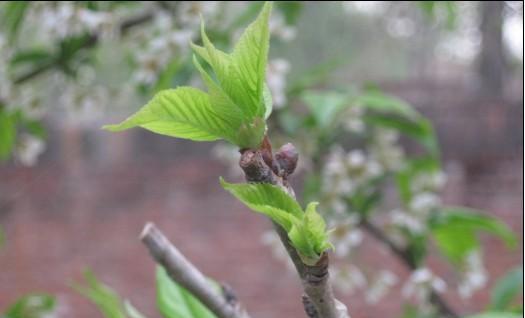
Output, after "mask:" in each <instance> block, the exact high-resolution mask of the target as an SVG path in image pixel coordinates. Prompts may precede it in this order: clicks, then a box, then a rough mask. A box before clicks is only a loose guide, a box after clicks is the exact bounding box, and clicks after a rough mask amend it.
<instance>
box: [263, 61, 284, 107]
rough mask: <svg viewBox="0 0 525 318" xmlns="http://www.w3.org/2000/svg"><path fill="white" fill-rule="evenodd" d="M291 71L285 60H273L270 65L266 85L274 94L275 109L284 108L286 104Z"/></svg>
mask: <svg viewBox="0 0 525 318" xmlns="http://www.w3.org/2000/svg"><path fill="white" fill-rule="evenodd" d="M289 71H290V63H289V62H288V61H287V60H285V59H273V60H270V61H269V63H268V67H267V70H266V83H267V84H268V88H270V91H271V93H272V99H273V106H274V107H275V108H282V107H283V106H285V104H286V75H287V74H288V72H289Z"/></svg>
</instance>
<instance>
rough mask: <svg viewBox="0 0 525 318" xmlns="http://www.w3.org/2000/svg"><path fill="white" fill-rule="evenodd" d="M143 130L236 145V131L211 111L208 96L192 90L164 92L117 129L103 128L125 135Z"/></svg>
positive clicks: (117, 126) (190, 88)
mask: <svg viewBox="0 0 525 318" xmlns="http://www.w3.org/2000/svg"><path fill="white" fill-rule="evenodd" d="M137 126H140V127H142V128H145V129H147V130H151V131H153V132H156V133H158V134H162V135H168V136H172V137H179V138H184V139H190V140H196V141H212V140H217V139H220V138H224V139H226V140H228V141H230V142H233V143H235V139H234V137H233V136H232V133H233V132H234V131H235V129H236V128H235V127H232V125H231V123H229V122H228V121H227V120H225V119H223V118H222V117H220V116H219V115H218V114H217V113H216V112H215V111H214V110H213V108H212V106H211V104H210V101H209V97H208V94H206V93H204V92H202V91H200V90H198V89H196V88H192V87H179V88H177V89H169V90H163V91H161V92H159V93H157V94H156V95H155V97H154V98H153V99H152V100H151V101H150V102H149V103H148V104H146V106H144V107H142V109H140V110H139V111H138V112H137V113H135V114H134V115H132V116H131V117H129V118H128V119H126V120H125V121H123V122H122V123H120V124H117V125H108V126H104V128H105V129H107V130H110V131H122V130H125V129H129V128H132V127H137Z"/></svg>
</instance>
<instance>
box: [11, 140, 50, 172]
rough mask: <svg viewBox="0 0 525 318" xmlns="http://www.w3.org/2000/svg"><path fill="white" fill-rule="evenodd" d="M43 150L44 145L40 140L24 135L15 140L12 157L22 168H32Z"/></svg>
mask: <svg viewBox="0 0 525 318" xmlns="http://www.w3.org/2000/svg"><path fill="white" fill-rule="evenodd" d="M44 150H45V143H44V142H43V141H42V139H40V138H36V137H34V136H32V135H29V134H25V133H24V134H22V135H21V136H20V137H19V138H18V140H17V145H16V149H15V152H14V155H15V158H16V160H17V161H19V162H20V163H21V164H23V165H24V166H34V165H35V164H36V162H37V160H38V156H40V155H41V154H42V153H43V152H44Z"/></svg>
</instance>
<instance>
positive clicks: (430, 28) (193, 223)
mask: <svg viewBox="0 0 525 318" xmlns="http://www.w3.org/2000/svg"><path fill="white" fill-rule="evenodd" d="M2 5H5V3H2ZM68 6H69V10H70V11H71V10H73V12H76V11H75V10H74V9H72V8H74V7H75V4H74V3H69V2H63V3H61V4H57V3H52V2H41V3H39V4H37V5H35V8H32V9H31V11H29V12H28V13H27V15H28V16H26V18H25V20H24V21H23V22H22V27H21V29H20V30H19V31H18V32H19V33H18V37H19V41H18V42H17V43H16V44H12V42H9V41H8V40H7V37H8V35H7V33H8V32H7V27H5V26H4V27H2V29H0V36H2V37H4V38H5V39H6V40H5V41H4V42H5V43H4V45H3V46H2V45H0V47H2V50H3V51H2V50H0V52H4V53H5V54H4V53H2V56H0V59H1V60H3V62H4V64H5V65H7V64H8V63H11V62H12V60H10V59H9V58H8V55H7V54H8V53H9V54H14V53H13V52H12V51H16V50H21V49H28V48H32V47H33V46H32V45H34V44H35V43H36V44H37V46H38V47H39V48H41V49H42V50H44V51H45V50H48V52H49V51H50V50H51V49H49V48H52V46H51V45H50V43H55V42H56V41H57V40H58V39H63V38H65V37H66V36H68V35H70V34H72V33H74V32H79V31H78V30H77V29H76V28H80V31H85V30H86V29H87V30H89V32H92V33H89V34H95V33H96V32H99V33H96V34H98V35H97V36H98V38H96V39H94V41H95V42H96V43H94V44H93V45H87V46H85V47H83V48H81V49H80V50H79V51H78V55H83V57H82V58H79V57H78V55H77V56H76V57H75V59H74V60H73V61H72V62H71V63H69V62H68V63H63V68H62V69H61V68H55V69H45V70H44V71H41V72H39V73H38V74H36V75H31V78H30V79H28V80H24V81H18V82H17V81H16V80H13V78H18V79H20V76H23V75H24V74H27V72H28V70H29V72H31V70H32V69H33V68H34V67H36V68H38V66H39V65H44V64H45V63H44V62H45V60H38V59H34V60H30V61H29V62H24V61H22V62H20V63H19V65H18V66H16V69H15V70H14V71H12V68H9V69H8V68H7V67H6V68H4V69H2V68H0V92H2V94H4V95H1V94H0V96H7V98H9V99H8V100H7V101H5V100H4V103H5V107H7V106H8V105H12V104H16V106H17V107H21V108H22V109H23V110H24V112H25V114H29V115H27V116H28V117H30V118H36V119H38V120H39V121H41V122H42V124H43V127H44V128H45V130H46V136H45V138H44V139H40V138H35V137H33V135H31V134H27V135H22V136H21V137H20V138H21V139H19V141H18V144H17V146H15V148H14V150H13V156H11V157H10V158H9V159H7V160H6V161H4V162H3V163H2V164H1V165H0V224H1V228H2V231H3V236H4V241H5V242H4V243H3V246H2V247H1V248H0V309H2V308H6V307H7V306H8V305H9V304H11V303H12V302H14V301H15V300H16V299H17V298H18V297H20V296H22V295H24V294H27V293H29V292H35V291H40V292H47V293H52V294H56V295H57V296H58V299H59V301H60V306H59V315H61V316H60V317H79V318H88V317H90V318H91V317H99V316H100V314H99V312H98V311H97V310H96V308H95V307H94V306H93V305H92V304H91V303H89V301H87V300H86V299H85V298H83V297H82V296H80V295H79V294H78V293H76V292H75V291H74V290H72V288H71V287H70V285H69V284H70V283H71V282H72V281H78V280H80V279H81V277H82V273H83V271H84V270H85V269H86V268H91V269H92V270H93V271H94V272H95V273H97V276H98V277H99V278H100V279H101V280H102V281H104V282H105V283H107V284H108V285H110V286H112V287H113V288H114V289H115V290H116V291H118V292H119V294H120V295H122V296H123V297H125V298H127V299H129V300H131V301H132V302H133V304H134V305H135V306H136V307H138V308H140V309H141V311H143V312H144V313H146V314H147V315H148V317H159V314H158V312H157V311H156V309H155V281H154V279H155V278H154V264H153V262H152V261H151V259H150V258H149V256H148V254H147V251H146V250H145V249H144V247H143V246H142V245H141V243H140V242H139V240H138V235H139V233H140V231H141V229H142V227H143V225H144V224H145V223H146V222H147V221H153V222H155V223H156V224H158V225H159V227H160V228H161V229H162V230H163V231H164V232H165V233H167V234H168V236H169V237H170V239H171V240H172V242H174V243H175V244H176V245H177V246H178V247H179V248H180V250H181V251H182V252H183V253H185V254H186V255H187V256H188V257H189V258H190V259H191V260H192V261H194V263H195V264H196V265H198V266H199V267H200V268H201V269H202V270H203V271H204V272H205V273H207V274H209V275H210V276H212V277H214V278H216V279H217V280H219V281H225V282H227V283H228V284H229V285H231V286H232V287H233V288H234V289H235V290H236V292H237V293H238V296H239V298H240V299H242V301H243V302H244V303H245V304H246V306H247V308H248V309H250V311H251V312H252V313H253V316H254V317H283V318H284V317H301V315H303V313H302V306H301V303H300V302H299V301H298V299H299V298H298V297H299V295H300V292H301V291H300V286H299V283H298V280H297V278H296V276H295V273H293V272H290V271H288V270H287V269H286V266H285V265H284V264H283V262H282V261H280V260H278V259H276V258H275V257H274V256H273V254H272V250H271V249H270V248H269V247H268V246H267V244H266V245H265V244H264V240H263V236H264V233H265V232H266V231H268V230H269V229H270V228H271V226H270V223H269V222H268V221H267V220H265V219H264V218H263V217H260V216H258V215H255V214H253V213H249V212H248V211H247V209H246V208H245V207H244V206H242V205H241V204H240V203H239V202H237V201H235V200H234V199H233V198H232V197H231V196H230V195H229V194H228V193H226V192H225V191H224V190H223V189H221V187H220V185H219V183H218V177H219V176H229V173H230V170H231V169H232V167H231V166H229V165H228V164H226V163H225V162H224V161H221V160H219V158H217V156H216V155H214V154H216V152H217V151H215V152H214V151H212V149H213V147H215V146H214V145H212V144H209V143H192V142H187V141H181V140H175V139H172V138H168V137H164V136H160V135H154V134H151V133H149V132H146V131H143V130H139V129H134V130H131V131H127V132H125V133H119V134H112V133H108V132H105V131H102V130H100V127H101V126H102V125H103V124H107V123H113V122H116V121H118V120H121V119H122V118H124V117H125V116H126V115H127V114H129V113H131V112H132V111H134V110H136V109H138V108H139V107H140V106H141V105H143V103H144V101H146V100H147V99H148V98H149V97H151V96H152V94H153V92H154V91H155V90H156V89H157V88H163V87H171V86H175V85H179V84H181V83H188V82H191V81H195V80H194V76H195V75H196V74H195V72H193V71H191V65H190V66H189V68H188V66H186V64H188V63H186V64H184V63H183V62H180V61H179V60H174V59H173V56H177V54H180V55H187V54H188V53H187V52H186V51H184V49H181V48H180V47H183V46H184V45H186V44H187V43H188V40H189V39H191V38H195V36H196V35H195V34H196V31H195V30H197V29H198V23H199V19H198V14H199V12H202V13H203V14H204V16H205V17H206V19H210V21H211V22H210V23H209V26H208V28H209V29H210V30H211V31H210V33H211V35H210V37H211V38H212V39H213V34H217V36H216V38H217V37H218V36H219V35H220V34H225V33H227V34H231V36H232V37H235V34H236V32H237V34H238V31H237V30H238V29H241V28H242V27H244V25H246V23H247V22H248V21H250V20H251V18H249V19H246V18H244V19H243V18H242V17H243V13H245V12H247V11H248V10H249V9H250V6H251V4H249V3H245V2H241V3H213V2H202V3H191V2H182V3H179V2H176V3H169V2H163V1H158V2H154V3H149V4H147V3H137V4H134V5H129V6H126V5H115V6H114V7H103V6H102V7H103V8H104V12H109V13H108V16H95V15H93V16H90V17H89V18H86V17H85V16H84V17H83V16H82V14H76V13H68V11H67V10H68ZM298 7H299V9H298V10H297V12H294V13H293V14H292V15H291V16H292V17H291V18H290V16H289V15H285V14H284V13H280V12H278V13H277V14H274V16H277V17H279V16H280V17H281V18H280V19H278V18H275V20H274V21H273V23H274V29H273V37H274V38H276V40H275V42H272V47H271V52H270V56H271V61H270V66H271V67H273V70H271V71H269V73H271V74H269V76H272V75H273V76H274V77H273V78H271V79H270V78H269V81H270V80H272V81H273V83H274V84H273V86H271V87H272V89H273V95H274V102H276V103H277V101H276V100H278V102H279V103H280V104H281V105H280V106H282V107H286V105H288V104H289V103H292V102H294V101H293V99H291V98H289V97H287V92H289V90H287V89H288V88H290V86H291V85H292V84H293V83H299V82H300V80H302V79H304V78H305V76H306V75H305V74H309V73H308V72H309V71H310V70H312V69H315V68H316V67H317V68H321V69H327V72H326V74H325V75H324V76H323V77H322V78H321V79H320V80H318V81H316V82H314V83H312V87H316V88H326V87H333V86H337V87H339V88H340V87H348V88H349V89H350V88H351V87H354V86H356V85H365V84H370V83H373V85H375V86H377V87H380V88H381V89H382V90H383V91H385V92H388V93H390V94H393V95H396V96H399V97H400V98H403V99H404V100H406V101H408V102H409V103H410V104H412V105H413V106H414V107H416V109H417V110H418V111H420V112H421V113H423V114H424V115H426V116H428V118H430V120H431V121H432V123H433V124H434V127H435V129H436V131H437V134H438V137H439V141H440V146H441V149H442V162H443V168H444V171H445V173H446V174H447V177H448V178H447V184H446V186H445V187H444V189H443V191H442V199H443V202H445V203H447V204H450V205H462V206H469V207H472V208H476V209H479V210H482V211H485V212H486V213H487V214H490V215H493V216H496V217H498V218H501V219H502V220H503V221H504V222H505V223H506V224H508V226H510V228H511V229H512V230H513V231H514V232H515V233H516V234H517V235H518V241H519V244H518V247H517V248H516V249H515V250H509V249H507V248H505V246H504V244H503V243H501V242H500V241H499V240H497V239H495V238H491V237H483V238H482V242H483V245H484V247H485V249H484V253H483V255H484V260H485V266H486V270H487V273H488V277H489V280H488V284H487V287H486V288H483V289H482V290H480V291H477V292H476V293H474V295H473V296H472V297H471V298H468V299H462V298H460V297H457V294H455V293H454V292H451V293H446V294H445V296H444V297H445V299H446V300H447V301H449V302H450V304H451V305H452V306H453V307H454V308H455V309H456V310H457V311H458V312H460V313H461V314H466V313H472V312H475V311H479V310H482V309H484V308H485V307H486V304H487V303H488V299H489V297H490V287H491V286H492V285H493V284H494V281H495V280H496V279H497V278H498V277H500V276H501V275H503V274H504V273H506V272H507V271H508V270H509V269H510V268H513V267H514V266H516V265H520V264H521V265H522V259H523V252H522V249H523V4H522V2H518V1H505V2H500V3H496V2H490V1H489V2H487V3H484V4H482V3H479V2H461V1H460V2H457V3H455V4H454V5H453V6H450V8H452V9H450V8H449V7H448V6H442V5H436V6H435V8H433V9H431V10H428V8H427V9H425V6H424V5H423V6H418V5H416V4H414V3H409V2H404V1H401V2H383V1H370V2H361V1H355V2H345V3H341V2H329V3H321V2H309V3H300V4H299V5H298ZM252 11H253V10H252ZM94 12H96V11H94ZM143 12H146V13H148V14H150V13H151V16H150V17H149V18H148V19H149V20H150V21H148V22H145V23H144V24H140V25H136V26H133V27H131V28H129V29H126V30H125V31H124V32H121V34H120V35H119V36H115V35H114V34H112V33H111V32H110V31H108V32H106V31H107V30H112V29H111V28H115V25H114V24H118V23H122V22H121V21H124V17H127V16H136V15H139V17H140V14H142V13H143ZM173 12H175V13H173ZM77 13H78V12H77ZM68 14H69V15H68ZM279 14H280V15H279ZM248 16H250V15H248ZM237 17H241V18H239V19H237ZM61 19H62V20H61ZM97 19H99V20H97ZM104 19H106V20H104ZM100 21H103V22H100ZM232 21H233V22H235V23H233V22H232ZM106 22H107V23H106ZM236 23H237V24H236ZM232 25H235V26H236V25H238V27H233V28H229V26H232ZM82 28H84V29H82ZM90 28H92V29H90ZM39 30H40V31H41V32H39ZM121 31H122V30H121ZM169 32H173V33H169ZM185 32H186V33H185ZM106 33H108V34H106ZM166 34H171V35H172V36H171V37H167V36H166ZM181 43H182V44H181ZM224 43H228V40H225V41H224ZM225 45H226V44H225ZM11 56H13V55H11ZM62 58H63V59H64V61H69V60H67V57H62ZM24 63H25V64H24ZM39 63H44V64H39ZM188 65H189V64H188ZM9 67H12V65H10V66H9ZM167 69H170V70H172V71H170V72H166V70H167ZM8 70H9V72H8ZM68 72H72V73H74V74H75V75H74V76H72V77H69V76H68V75H67V73H68ZM272 72H273V73H272ZM14 73H16V74H14ZM13 74H14V75H13ZM64 74H65V75H64ZM159 78H168V79H167V80H166V79H164V80H163V82H162V81H159ZM159 82H162V83H160V84H159ZM295 103H296V104H298V106H297V107H301V103H300V102H295ZM9 107H11V106H9ZM302 173H303V174H304V173H307V171H303V172H302ZM301 180H302V178H300V177H296V178H295V179H294V182H295V183H300V182H301ZM363 244H364V246H365V250H366V253H364V256H362V257H363V258H364V259H365V260H366V261H367V262H369V263H375V264H388V267H390V269H391V270H392V271H393V272H395V273H396V274H397V275H399V277H401V278H402V279H403V278H406V277H407V276H408V275H409V272H408V271H407V270H406V269H405V268H404V266H403V264H401V263H400V262H399V261H398V260H397V259H396V258H394V257H393V256H392V254H391V253H389V251H388V250H387V249H385V247H384V246H382V245H381V244H379V243H378V242H376V241H375V240H374V239H373V238H371V237H368V236H365V238H364V242H363ZM362 254H363V253H362ZM429 266H430V267H432V268H433V269H435V271H436V272H438V273H440V275H441V277H443V279H444V280H445V281H447V282H454V280H455V279H456V276H454V274H453V273H452V271H451V270H450V268H448V267H447V266H446V265H445V264H444V263H443V262H440V261H439V259H438V258H437V257H436V258H435V259H434V258H431V260H430V265H429ZM400 286H401V283H398V284H397V286H394V291H391V292H389V293H388V294H387V295H386V296H385V297H383V298H382V300H381V301H380V302H379V303H376V304H373V305H371V304H369V303H367V301H366V299H365V297H364V296H363V293H360V292H355V293H353V294H347V293H344V292H342V291H338V292H337V293H338V295H339V296H340V298H341V299H342V300H344V301H345V303H346V304H347V305H348V306H349V309H350V313H351V314H352V317H354V318H364V317H397V316H399V314H400V313H401V306H400V304H401V303H402V299H401V295H400V293H399V292H396V291H395V289H400V288H401V287H400Z"/></svg>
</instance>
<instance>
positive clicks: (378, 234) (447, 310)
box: [359, 219, 459, 318]
mask: <svg viewBox="0 0 525 318" xmlns="http://www.w3.org/2000/svg"><path fill="white" fill-rule="evenodd" d="M359 225H360V226H361V227H362V228H364V229H365V230H366V231H367V232H368V233H370V234H371V235H372V236H373V237H375V238H376V239H377V240H378V241H380V242H381V243H383V244H385V245H387V246H388V247H389V248H390V250H391V251H392V253H394V255H395V256H397V258H398V259H399V260H401V261H402V262H403V263H404V264H405V265H406V266H407V267H408V268H409V269H410V270H415V269H417V264H416V263H415V262H414V259H413V258H412V257H411V256H410V253H409V251H407V250H406V249H403V248H401V247H399V246H397V245H396V244H395V243H394V242H392V240H390V238H388V236H387V235H386V234H385V233H384V232H383V231H382V230H381V229H380V228H378V227H376V226H375V225H374V224H372V223H371V222H370V221H368V220H367V219H362V220H361V223H360V224H359ZM430 302H431V303H432V304H433V305H434V306H436V308H437V309H438V310H439V312H440V313H441V314H442V315H444V316H445V317H451V318H458V317H459V315H458V314H457V313H456V312H455V311H454V309H452V307H450V305H449V304H447V302H446V301H445V300H444V299H443V298H441V296H439V294H438V293H436V291H434V290H432V291H431V293H430Z"/></svg>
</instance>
